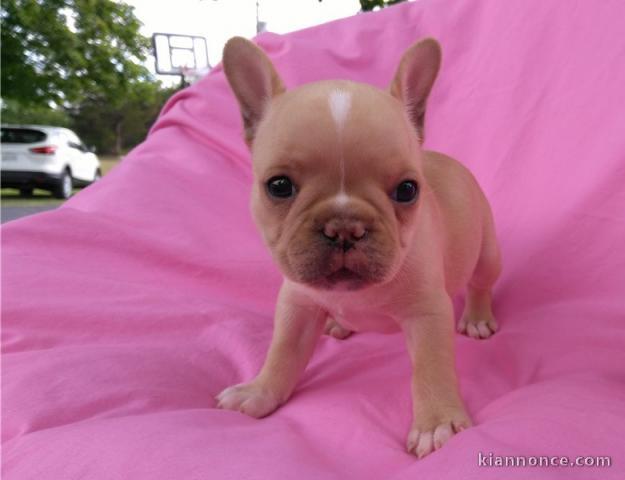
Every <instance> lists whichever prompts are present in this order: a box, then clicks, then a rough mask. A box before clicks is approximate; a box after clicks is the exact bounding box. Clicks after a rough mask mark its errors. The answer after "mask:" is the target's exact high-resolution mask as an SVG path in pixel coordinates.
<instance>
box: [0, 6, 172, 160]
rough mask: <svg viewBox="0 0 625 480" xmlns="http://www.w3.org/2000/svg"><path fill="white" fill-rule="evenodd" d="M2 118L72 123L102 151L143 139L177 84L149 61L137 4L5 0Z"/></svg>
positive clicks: (119, 148)
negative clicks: (169, 83) (152, 69)
mask: <svg viewBox="0 0 625 480" xmlns="http://www.w3.org/2000/svg"><path fill="white" fill-rule="evenodd" d="M0 18H1V20H2V120H3V122H4V123H22V124H24V123H32V124H45V125H59V126H67V127H70V128H72V129H73V130H75V131H76V132H77V133H78V134H79V135H80V136H81V138H82V139H83V141H85V142H86V143H87V144H89V145H95V146H96V147H97V148H98V151H99V152H102V153H116V154H121V153H122V152H123V151H125V150H127V149H129V148H131V147H133V146H134V145H136V144H137V143H139V142H140V141H142V140H143V138H144V137H145V135H146V133H147V131H148V129H149V127H150V126H151V125H152V123H153V122H154V120H155V118H156V116H157V115H158V112H159V111H160V108H161V107H162V105H163V104H164V102H165V100H166V99H167V98H168V97H169V96H170V95H171V94H172V93H173V90H172V89H162V87H161V84H160V82H157V81H156V80H155V79H154V78H153V76H152V75H151V74H150V73H149V71H148V70H147V68H146V67H145V66H144V61H145V59H146V55H147V53H148V49H149V46H150V42H149V40H148V39H147V38H146V37H144V36H142V35H141V34H140V32H139V28H140V26H141V23H140V22H139V20H138V19H137V18H136V17H135V15H134V12H133V7H131V6H129V5H127V4H125V3H123V2H121V1H112V0H2V4H1V6H0Z"/></svg>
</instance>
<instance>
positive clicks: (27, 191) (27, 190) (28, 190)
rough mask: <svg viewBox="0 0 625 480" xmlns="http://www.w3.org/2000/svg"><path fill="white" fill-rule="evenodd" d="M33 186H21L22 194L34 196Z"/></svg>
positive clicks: (23, 195)
mask: <svg viewBox="0 0 625 480" xmlns="http://www.w3.org/2000/svg"><path fill="white" fill-rule="evenodd" d="M33 190H34V189H33V187H21V188H20V195H21V196H22V197H32V196H33Z"/></svg>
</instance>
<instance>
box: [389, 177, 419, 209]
mask: <svg viewBox="0 0 625 480" xmlns="http://www.w3.org/2000/svg"><path fill="white" fill-rule="evenodd" d="M418 193H419V187H418V186H417V182H413V181H412V180H404V181H403V182H401V183H400V184H399V185H397V188H395V191H394V192H393V194H392V195H391V196H392V198H393V200H395V201H396V202H398V203H411V202H412V201H414V199H415V198H417V194H418Z"/></svg>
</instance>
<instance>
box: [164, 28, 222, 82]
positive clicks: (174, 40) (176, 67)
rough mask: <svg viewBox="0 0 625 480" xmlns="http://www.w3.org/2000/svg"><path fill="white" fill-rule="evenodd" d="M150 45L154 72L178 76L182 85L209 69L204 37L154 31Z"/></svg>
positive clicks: (195, 79) (199, 76)
mask: <svg viewBox="0 0 625 480" xmlns="http://www.w3.org/2000/svg"><path fill="white" fill-rule="evenodd" d="M152 47H153V49H154V57H155V59H156V65H155V67H156V68H155V70H156V73H158V74H160V75H176V76H180V77H181V81H182V84H183V85H188V84H190V83H193V82H195V81H197V80H198V79H199V78H201V77H202V76H203V75H204V74H205V73H206V72H208V71H209V70H210V64H209V62H208V49H207V47H206V38H204V37H198V36H193V35H179V34H175V33H155V34H153V35H152Z"/></svg>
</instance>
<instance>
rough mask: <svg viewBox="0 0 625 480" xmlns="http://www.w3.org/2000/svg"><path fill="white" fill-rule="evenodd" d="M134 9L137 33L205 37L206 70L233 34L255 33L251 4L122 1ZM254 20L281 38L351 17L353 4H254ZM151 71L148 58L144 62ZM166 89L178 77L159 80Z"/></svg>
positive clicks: (267, 0) (313, 0)
mask: <svg viewBox="0 0 625 480" xmlns="http://www.w3.org/2000/svg"><path fill="white" fill-rule="evenodd" d="M125 3H128V4H130V5H132V6H133V7H135V15H136V16H137V18H138V19H139V20H140V21H141V22H142V23H143V28H142V31H141V33H143V34H144V35H146V36H148V37H151V36H152V34H153V33H155V32H156V33H178V34H185V35H198V36H202V37H205V38H206V42H207V51H208V60H209V63H210V64H211V65H213V66H214V65H216V64H217V63H219V62H220V61H221V51H222V49H223V46H224V44H225V42H226V41H227V40H228V39H229V38H230V37H233V36H235V35H240V36H243V37H248V38H251V37H253V36H254V35H255V34H256V1H255V0H125ZM258 3H259V19H260V21H261V22H265V23H266V30H268V31H271V32H275V33H287V32H291V31H294V30H300V29H302V28H306V27H310V26H313V25H318V24H320V23H325V22H329V21H331V20H336V19H338V18H343V17H348V16H351V15H355V14H356V13H357V12H358V11H359V9H360V4H359V2H358V0H323V2H319V1H318V0H259V1H258ZM148 68H150V70H151V71H154V59H153V58H150V59H149V61H148ZM158 78H159V79H160V80H161V81H163V82H164V83H166V84H173V83H178V82H179V78H178V77H172V76H169V77H167V76H161V75H159V76H158Z"/></svg>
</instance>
